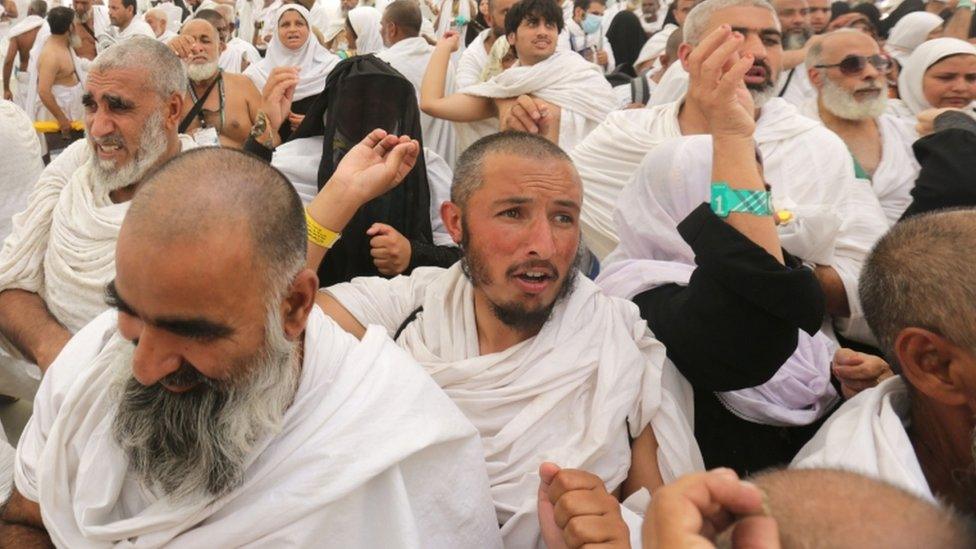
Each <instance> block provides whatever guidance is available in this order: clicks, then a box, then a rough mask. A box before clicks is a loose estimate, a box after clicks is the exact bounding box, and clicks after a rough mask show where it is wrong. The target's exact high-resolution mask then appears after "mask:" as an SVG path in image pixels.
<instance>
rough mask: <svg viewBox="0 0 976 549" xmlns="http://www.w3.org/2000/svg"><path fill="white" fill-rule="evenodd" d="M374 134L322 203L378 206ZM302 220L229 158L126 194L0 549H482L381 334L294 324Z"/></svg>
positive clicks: (38, 410) (424, 390) (426, 420)
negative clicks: (111, 253) (97, 307)
mask: <svg viewBox="0 0 976 549" xmlns="http://www.w3.org/2000/svg"><path fill="white" fill-rule="evenodd" d="M386 137H387V136H386V135H385V133H382V132H379V133H378V134H376V133H374V134H373V135H371V136H369V137H367V138H366V139H364V140H363V142H361V143H360V144H359V145H357V146H356V147H355V148H354V150H353V151H351V152H350V153H349V155H348V156H347V157H346V159H345V160H344V161H343V164H342V166H341V168H342V169H343V171H342V172H341V174H342V175H340V176H338V177H333V178H332V179H331V180H330V181H329V182H328V185H329V186H333V185H334V186H336V187H340V188H342V187H344V188H351V187H354V188H352V190H351V192H350V194H354V195H358V196H363V197H365V198H366V200H369V199H371V198H373V197H375V196H377V195H379V194H382V193H383V192H386V190H387V189H388V188H389V184H388V183H389V182H390V181H391V180H394V178H392V177H387V175H388V174H391V173H396V171H397V170H398V168H401V167H403V168H405V169H406V170H409V168H410V167H411V166H412V165H413V163H414V161H415V159H416V148H417V145H416V144H414V143H410V142H407V143H405V144H403V145H401V144H400V143H399V142H398V140H397V139H396V138H393V139H392V140H387V139H385V138H386ZM411 148H413V149H414V150H413V152H412V153H411V150H410V149H411ZM357 151H361V152H360V153H358V154H357ZM363 152H364V153H365V154H362V153H363ZM337 173H339V172H337ZM403 173H405V171H404V172H403ZM201 180H204V181H206V185H201V184H200V181H201ZM302 213H303V212H302V204H301V201H300V200H299V198H298V196H297V194H296V193H295V191H294V190H293V189H292V188H291V185H290V184H289V183H288V181H287V180H286V179H285V177H284V176H283V175H282V174H281V173H280V172H278V171H277V170H275V169H274V168H272V167H270V166H268V165H267V164H266V163H264V162H262V161H261V160H260V159H258V158H255V157H252V156H249V155H246V154H244V153H240V152H236V151H230V150H225V149H219V148H200V149H197V150H195V151H191V152H189V153H186V154H183V155H181V156H178V157H177V158H175V159H173V160H171V161H169V162H168V163H166V164H165V165H164V166H162V167H161V168H160V169H159V170H158V171H156V172H155V173H153V174H151V175H149V176H148V177H147V178H146V179H145V181H144V182H143V183H142V188H140V190H139V193H138V194H137V195H136V196H135V198H134V199H133V200H132V205H131V207H130V209H129V211H128V213H127V215H126V218H125V221H124V222H123V224H122V228H121V231H120V233H119V238H118V247H117V251H116V254H115V257H116V261H115V267H116V268H115V271H116V272H115V278H114V280H113V281H112V282H111V283H110V284H109V285H108V290H107V294H108V301H109V303H110V304H111V305H112V306H113V307H114V308H115V309H116V311H106V312H105V313H104V314H102V315H100V316H98V317H97V318H96V319H95V320H94V321H92V322H91V323H90V324H88V325H87V326H86V327H85V328H84V329H82V330H81V331H80V332H79V333H78V334H77V335H76V336H75V337H74V338H73V339H72V340H71V341H70V342H69V343H68V346H67V347H66V350H65V352H64V353H62V355H61V357H59V359H58V360H57V361H56V362H55V364H54V365H52V367H51V369H50V370H49V372H48V374H47V376H46V377H45V379H44V383H43V384H42V386H41V389H40V391H39V392H38V395H37V398H36V399H35V402H34V405H35V415H34V417H33V418H32V419H31V422H30V423H29V425H28V426H27V427H26V430H25V432H24V434H23V436H22V437H21V440H20V445H19V447H20V451H19V454H18V456H17V462H16V466H15V472H14V476H15V482H16V491H15V492H14V493H13V496H12V497H11V499H10V501H9V502H8V503H7V504H6V506H5V509H4V511H3V514H2V517H0V546H3V547H10V546H16V547H24V546H35V545H34V543H36V542H42V541H45V540H46V539H49V540H50V541H51V542H53V543H54V544H55V545H56V546H59V547H91V546H101V545H105V546H108V545H114V544H119V545H133V546H151V547H160V546H169V545H172V546H178V547H200V546H219V547H241V546H263V547H310V546H314V545H317V544H319V543H321V542H322V541H323V540H328V542H329V543H330V544H334V545H335V546H339V547H350V548H364V549H365V548H372V547H405V548H406V547H411V548H412V547H421V546H423V547H435V548H445V549H446V548H455V547H458V548H472V549H473V548H481V547H489V548H496V547H500V545H501V544H500V536H499V533H498V525H497V522H495V517H494V513H493V512H492V506H491V500H490V497H489V494H488V478H487V474H486V472H485V468H484V463H483V461H482V457H481V445H480V441H479V440H478V435H477V431H476V430H475V429H474V427H473V426H472V425H471V423H470V422H468V421H467V420H466V419H465V418H464V416H463V415H462V414H461V413H460V412H459V411H458V410H457V408H456V407H455V406H454V405H453V404H452V403H451V401H450V400H449V399H448V398H447V397H446V396H445V395H444V394H443V393H442V392H441V391H440V389H439V388H438V387H437V385H436V384H434V383H433V382H432V381H431V380H430V378H429V377H428V376H426V375H425V374H424V372H423V371H422V370H421V369H420V368H419V367H418V366H417V365H416V363H414V362H413V361H412V360H411V359H410V357H408V356H407V355H406V354H405V353H404V352H403V350H401V349H399V348H398V347H397V346H396V345H394V344H393V342H392V341H390V339H389V338H388V337H387V336H386V334H384V333H383V331H382V330H378V329H372V330H370V331H369V332H368V333H366V334H365V336H364V337H363V338H362V341H357V340H356V339H355V338H354V337H352V336H350V335H349V334H347V333H345V332H344V331H343V330H342V329H341V328H340V327H339V326H337V325H336V324H335V323H334V322H333V321H331V320H329V319H328V318H327V317H326V316H325V315H323V314H322V311H321V310H320V309H319V308H318V307H316V306H315V304H314V299H315V295H316V290H317V288H318V278H317V277H316V275H315V271H314V270H310V269H308V268H306V261H305V256H306V241H307V240H306V239H307V235H308V233H307V231H306V224H305V222H304V219H303V215H302ZM42 516H43V522H42V521H41V520H40V519H41V517H42ZM377 524H381V525H382V527H381V528H377V527H376V525H377Z"/></svg>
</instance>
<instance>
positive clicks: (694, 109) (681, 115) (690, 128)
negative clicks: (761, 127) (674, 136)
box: [678, 95, 761, 135]
mask: <svg viewBox="0 0 976 549" xmlns="http://www.w3.org/2000/svg"><path fill="white" fill-rule="evenodd" d="M760 112H761V111H760V109H756V112H755V113H754V118H755V119H756V120H758V119H759V114H760ZM678 126H679V127H680V128H681V135H699V134H705V133H708V118H706V117H705V111H703V110H702V109H701V106H700V105H698V102H697V101H695V100H694V99H692V98H690V97H688V96H687V95H685V98H684V99H682V103H681V107H680V108H679V109H678Z"/></svg>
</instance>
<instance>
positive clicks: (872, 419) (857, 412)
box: [790, 376, 936, 502]
mask: <svg viewBox="0 0 976 549" xmlns="http://www.w3.org/2000/svg"><path fill="white" fill-rule="evenodd" d="M910 419H911V397H910V396H909V394H908V388H907V387H906V385H905V381H904V380H902V378H901V377H900V376H895V377H892V378H889V379H886V380H884V381H883V382H881V383H880V384H879V385H878V386H877V387H872V388H871V389H867V390H865V391H861V392H860V393H858V394H857V395H856V396H855V397H854V398H852V399H850V400H848V401H847V402H845V403H844V404H843V406H841V407H840V408H839V409H838V410H837V411H835V412H834V413H833V414H832V415H831V416H830V419H828V420H827V421H826V422H825V423H824V424H823V425H822V426H821V427H820V430H819V431H817V434H816V435H814V437H813V438H812V439H810V441H809V442H807V443H806V445H805V446H804V447H803V448H802V449H801V450H800V452H799V453H798V454H797V455H796V457H795V458H793V462H792V463H791V464H790V467H791V468H796V469H813V468H831V469H846V470H849V471H854V472H857V473H861V474H863V475H866V476H869V477H873V478H876V479H879V480H883V481H885V482H889V483H891V484H894V485H895V486H898V487H900V488H902V489H905V490H908V491H909V492H912V493H914V494H916V495H918V496H919V497H922V498H925V499H927V500H929V501H932V502H935V501H936V498H935V496H934V495H933V494H932V490H931V488H929V485H928V482H927V481H926V480H925V474H924V473H923V472H922V467H921V465H919V462H918V457H916V456H915V449H914V447H913V446H912V441H911V439H910V438H909V437H908V432H907V429H908V425H909V421H910Z"/></svg>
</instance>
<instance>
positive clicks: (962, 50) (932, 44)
mask: <svg viewBox="0 0 976 549" xmlns="http://www.w3.org/2000/svg"><path fill="white" fill-rule="evenodd" d="M952 55H976V46H973V45H972V44H970V43H969V42H964V41H962V40H959V39H958V38H936V39H935V40H929V41H927V42H925V43H923V44H922V45H921V46H919V47H917V48H915V51H914V52H912V55H911V57H909V58H908V60H907V61H905V64H904V66H902V68H901V74H900V75H898V93H899V95H900V96H901V100H902V101H904V102H905V104H906V105H908V108H909V109H911V110H912V113H913V114H918V113H920V112H922V111H924V110H926V109H931V108H932V105H931V104H929V102H928V100H927V99H925V92H924V91H923V90H922V81H923V80H924V77H925V72H926V71H927V70H929V68H930V67H931V66H932V65H935V64H936V63H938V62H939V61H941V60H943V59H945V58H946V57H950V56H952Z"/></svg>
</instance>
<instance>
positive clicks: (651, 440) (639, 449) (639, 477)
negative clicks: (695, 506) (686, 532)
mask: <svg viewBox="0 0 976 549" xmlns="http://www.w3.org/2000/svg"><path fill="white" fill-rule="evenodd" d="M657 447H658V444H657V437H655V436H654V430H653V429H652V428H651V426H650V425H648V426H647V427H644V430H643V431H642V432H641V434H640V435H639V436H638V437H637V438H635V439H634V441H633V442H631V443H630V470H629V471H628V472H627V478H626V479H624V482H623V484H622V485H621V490H620V501H623V500H625V499H627V498H628V497H629V496H630V495H631V494H633V493H634V492H636V491H638V490H640V489H641V488H647V490H648V491H649V492H652V493H653V492H654V490H657V489H658V487H660V486H662V485H663V484H664V479H663V478H661V469H660V466H659V465H658V463H657Z"/></svg>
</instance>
